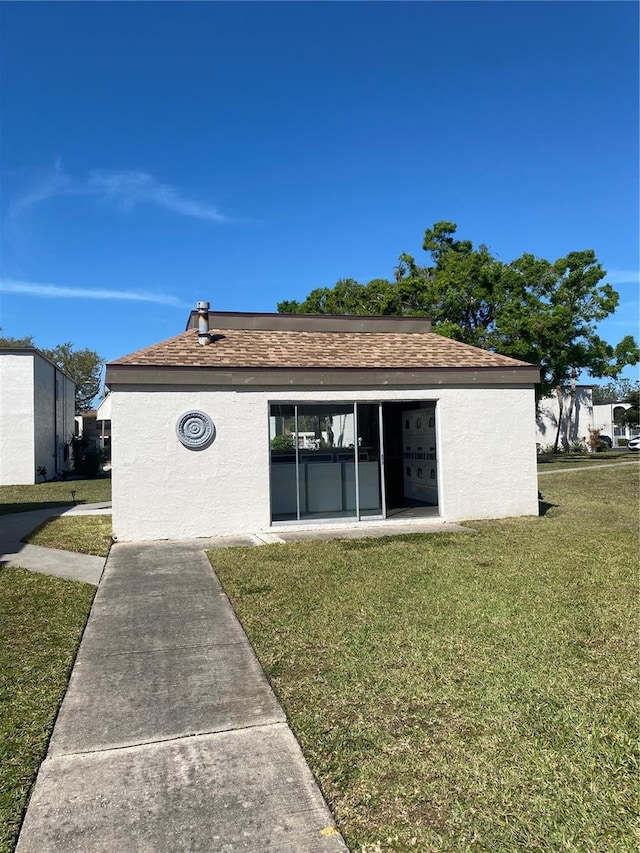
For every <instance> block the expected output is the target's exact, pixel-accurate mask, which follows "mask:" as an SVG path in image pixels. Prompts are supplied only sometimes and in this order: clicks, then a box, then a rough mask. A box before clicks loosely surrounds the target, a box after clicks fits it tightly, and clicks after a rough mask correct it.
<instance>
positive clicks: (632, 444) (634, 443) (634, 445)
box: [627, 435, 640, 451]
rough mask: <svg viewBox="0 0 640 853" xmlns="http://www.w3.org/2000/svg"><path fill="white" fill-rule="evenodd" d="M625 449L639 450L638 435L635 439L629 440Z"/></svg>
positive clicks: (639, 436) (639, 437)
mask: <svg viewBox="0 0 640 853" xmlns="http://www.w3.org/2000/svg"><path fill="white" fill-rule="evenodd" d="M627 447H628V448H629V450H635V451H638V450H640V435H636V437H635V438H630V439H629V444H627Z"/></svg>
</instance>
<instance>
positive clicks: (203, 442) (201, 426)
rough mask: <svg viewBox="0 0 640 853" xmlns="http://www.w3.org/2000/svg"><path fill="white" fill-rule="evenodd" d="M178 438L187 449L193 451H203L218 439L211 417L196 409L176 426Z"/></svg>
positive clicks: (188, 413) (184, 416)
mask: <svg viewBox="0 0 640 853" xmlns="http://www.w3.org/2000/svg"><path fill="white" fill-rule="evenodd" d="M176 432H177V433H178V438H179V439H180V441H181V443H182V444H184V446H185V447H188V448H190V449H191V450H202V449H203V448H205V447H208V446H209V445H210V444H211V442H212V441H213V439H214V438H215V437H216V428H215V426H214V425H213V421H212V420H211V418H210V417H209V415H205V413H204V412H198V411H196V410H195V409H194V410H192V411H191V412H185V413H184V415H182V417H180V419H179V420H178V423H177V424H176Z"/></svg>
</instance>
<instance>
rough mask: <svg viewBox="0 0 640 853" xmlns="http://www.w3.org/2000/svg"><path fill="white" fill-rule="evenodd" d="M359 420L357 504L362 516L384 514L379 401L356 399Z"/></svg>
mask: <svg viewBox="0 0 640 853" xmlns="http://www.w3.org/2000/svg"><path fill="white" fill-rule="evenodd" d="M356 417H357V423H358V464H357V468H358V507H359V510H360V512H359V516H360V517H361V518H363V517H366V516H382V515H383V504H382V495H383V488H382V465H381V461H382V460H381V453H380V448H381V441H380V420H381V413H380V404H379V403H356Z"/></svg>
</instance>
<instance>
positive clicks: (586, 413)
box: [536, 385, 611, 448]
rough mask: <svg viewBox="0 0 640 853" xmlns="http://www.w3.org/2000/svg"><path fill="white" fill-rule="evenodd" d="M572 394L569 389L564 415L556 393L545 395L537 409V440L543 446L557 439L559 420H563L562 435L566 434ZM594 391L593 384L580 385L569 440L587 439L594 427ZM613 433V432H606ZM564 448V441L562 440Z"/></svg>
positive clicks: (577, 388)
mask: <svg viewBox="0 0 640 853" xmlns="http://www.w3.org/2000/svg"><path fill="white" fill-rule="evenodd" d="M570 405H571V403H570V395H569V390H568V389H567V390H566V391H565V393H564V399H563V402H562V415H561V414H560V404H559V402H558V397H557V396H556V394H552V395H551V396H549V397H543V398H542V399H541V400H540V402H539V403H538V408H537V411H536V441H537V443H538V444H539V445H540V446H541V447H548V446H549V445H553V444H554V442H555V440H556V433H557V430H558V421H559V420H560V421H561V424H560V427H561V433H560V434H561V435H564V431H565V429H566V422H567V418H568V417H569V409H570ZM593 408H594V407H593V392H592V386H591V385H578V386H577V387H576V395H575V399H574V403H573V411H572V412H571V416H570V423H569V431H568V435H569V441H576V440H578V441H585V439H587V438H588V436H589V430H590V429H592V428H593ZM606 434H607V435H611V433H610V432H609V433H606ZM560 448H562V442H560Z"/></svg>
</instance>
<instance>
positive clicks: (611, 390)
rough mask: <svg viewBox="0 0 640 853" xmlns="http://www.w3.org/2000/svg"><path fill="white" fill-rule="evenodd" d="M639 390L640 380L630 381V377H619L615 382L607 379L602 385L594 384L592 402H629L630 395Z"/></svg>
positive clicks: (596, 403)
mask: <svg viewBox="0 0 640 853" xmlns="http://www.w3.org/2000/svg"><path fill="white" fill-rule="evenodd" d="M639 391H640V382H632V381H631V380H630V379H619V380H618V381H617V382H613V381H609V382H606V383H605V384H604V385H596V386H594V389H593V402H594V404H595V405H598V404H601V403H629V402H631V400H630V395H631V394H635V395H637V394H638V392H639Z"/></svg>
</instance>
